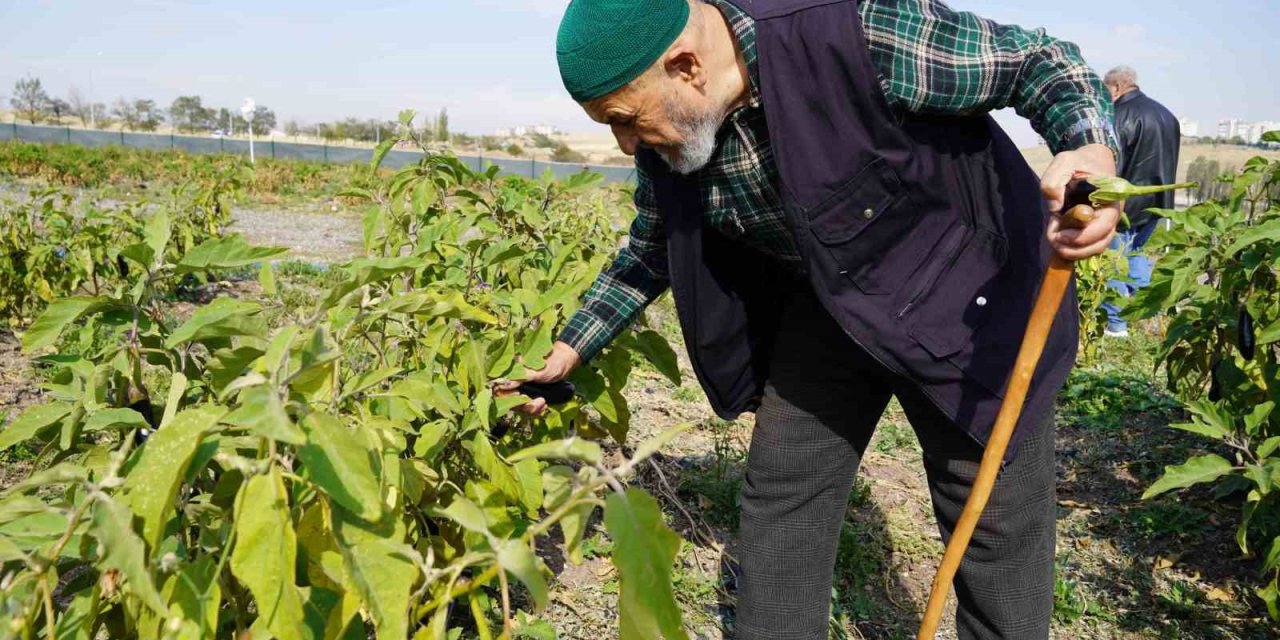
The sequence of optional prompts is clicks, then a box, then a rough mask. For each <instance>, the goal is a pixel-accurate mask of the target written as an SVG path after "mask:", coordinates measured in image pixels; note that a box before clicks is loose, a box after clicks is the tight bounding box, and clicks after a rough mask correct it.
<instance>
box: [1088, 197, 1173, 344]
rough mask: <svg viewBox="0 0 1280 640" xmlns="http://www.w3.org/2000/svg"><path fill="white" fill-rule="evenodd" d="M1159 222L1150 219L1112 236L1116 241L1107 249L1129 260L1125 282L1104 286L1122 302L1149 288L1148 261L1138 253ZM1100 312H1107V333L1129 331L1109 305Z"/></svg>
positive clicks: (1143, 255)
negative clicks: (1120, 298) (1121, 254)
mask: <svg viewBox="0 0 1280 640" xmlns="http://www.w3.org/2000/svg"><path fill="white" fill-rule="evenodd" d="M1160 221H1161V219H1160V218H1152V219H1150V220H1148V221H1147V222H1144V223H1142V224H1141V225H1138V226H1133V227H1129V228H1128V229H1124V230H1122V231H1119V232H1117V233H1116V237H1115V239H1114V240H1112V241H1111V248H1112V249H1115V250H1116V251H1123V252H1125V253H1126V254H1127V255H1128V258H1129V278H1128V280H1127V281H1126V280H1112V281H1110V282H1108V283H1107V284H1108V285H1109V286H1110V287H1111V289H1112V290H1113V291H1116V292H1117V293H1119V294H1120V295H1121V296H1124V297H1126V298H1128V297H1131V296H1133V294H1135V293H1137V292H1138V290H1139V289H1142V288H1143V287H1145V286H1147V285H1149V284H1151V260H1150V259H1149V258H1147V256H1146V254H1143V253H1142V248H1143V247H1144V246H1146V244H1147V241H1148V240H1150V239H1151V236H1152V234H1154V233H1155V232H1156V227H1158V226H1160ZM1102 308H1103V310H1105V311H1106V312H1107V329H1108V330H1110V331H1125V330H1127V329H1128V328H1129V324H1128V323H1127V322H1125V321H1124V320H1123V319H1121V318H1120V308H1119V307H1118V306H1116V305H1114V304H1111V303H1109V302H1108V303H1104V304H1103V305H1102Z"/></svg>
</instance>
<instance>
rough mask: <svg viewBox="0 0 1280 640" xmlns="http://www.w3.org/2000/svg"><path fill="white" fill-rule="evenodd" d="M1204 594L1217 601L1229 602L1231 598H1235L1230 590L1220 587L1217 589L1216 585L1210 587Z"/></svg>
mask: <svg viewBox="0 0 1280 640" xmlns="http://www.w3.org/2000/svg"><path fill="white" fill-rule="evenodd" d="M1206 595H1208V596H1209V599H1210V600H1217V601H1218V602H1231V601H1232V600H1235V599H1236V598H1235V596H1234V595H1232V594H1231V592H1230V591H1224V590H1222V589H1219V588H1218V587H1214V588H1212V589H1210V590H1209V593H1208V594H1206Z"/></svg>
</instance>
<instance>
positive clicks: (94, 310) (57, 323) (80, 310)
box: [22, 296, 118, 351]
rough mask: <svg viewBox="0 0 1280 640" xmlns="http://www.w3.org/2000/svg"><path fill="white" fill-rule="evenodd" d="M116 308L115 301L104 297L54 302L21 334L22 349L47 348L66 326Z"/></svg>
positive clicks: (84, 297) (72, 298) (56, 339)
mask: <svg viewBox="0 0 1280 640" xmlns="http://www.w3.org/2000/svg"><path fill="white" fill-rule="evenodd" d="M117 306H118V305H117V304H116V302H115V301H113V300H112V299H110V298H106V297H92V296H72V297H70V298H63V299H61V300H55V301H54V302H53V303H52V304H50V305H49V306H48V307H47V308H45V310H44V313H42V314H40V317H38V318H36V321H35V322H33V323H32V324H31V328H30V329H27V332H26V333H25V334H23V336H22V348H23V349H24V350H26V351H35V350H37V349H43V348H45V347H48V346H50V345H52V344H53V343H55V342H57V341H58V337H59V336H61V335H62V332H63V331H65V330H66V328H67V325H69V324H71V323H73V322H75V321H77V320H80V319H82V318H85V317H87V316H92V315H95V314H99V313H102V312H104V311H107V310H110V309H114V308H116V307H117Z"/></svg>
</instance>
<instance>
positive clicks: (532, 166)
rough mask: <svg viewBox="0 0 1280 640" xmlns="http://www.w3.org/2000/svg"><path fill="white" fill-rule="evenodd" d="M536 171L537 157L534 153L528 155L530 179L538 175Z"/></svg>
mask: <svg viewBox="0 0 1280 640" xmlns="http://www.w3.org/2000/svg"><path fill="white" fill-rule="evenodd" d="M537 173H538V157H537V156H534V155H530V156H529V178H531V179H533V178H537V177H538V176H537Z"/></svg>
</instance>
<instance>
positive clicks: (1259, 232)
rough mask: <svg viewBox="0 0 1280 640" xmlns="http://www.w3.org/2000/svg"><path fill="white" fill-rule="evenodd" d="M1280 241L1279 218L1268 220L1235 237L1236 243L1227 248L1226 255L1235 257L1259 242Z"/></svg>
mask: <svg viewBox="0 0 1280 640" xmlns="http://www.w3.org/2000/svg"><path fill="white" fill-rule="evenodd" d="M1266 241H1272V242H1276V241H1280V218H1277V219H1274V220H1269V221H1267V222H1264V223H1262V224H1260V225H1257V226H1253V227H1249V228H1247V229H1245V230H1244V231H1242V232H1240V235H1238V236H1236V241H1235V242H1233V243H1231V246H1230V247H1227V255H1235V254H1236V253H1238V252H1240V251H1243V250H1244V249H1247V248H1249V247H1251V246H1253V245H1255V244H1257V243H1259V242H1266Z"/></svg>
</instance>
